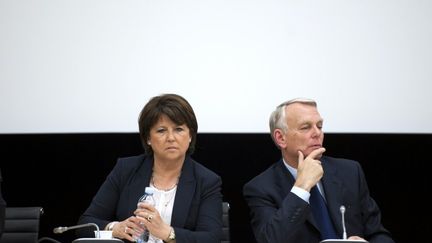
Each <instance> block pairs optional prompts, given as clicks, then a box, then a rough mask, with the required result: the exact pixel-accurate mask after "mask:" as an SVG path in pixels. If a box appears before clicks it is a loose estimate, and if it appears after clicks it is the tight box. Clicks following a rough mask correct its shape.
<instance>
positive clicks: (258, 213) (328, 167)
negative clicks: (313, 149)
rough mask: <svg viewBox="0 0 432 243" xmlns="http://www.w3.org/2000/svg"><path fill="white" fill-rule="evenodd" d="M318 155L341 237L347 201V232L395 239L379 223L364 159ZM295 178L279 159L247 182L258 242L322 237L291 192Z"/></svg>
mask: <svg viewBox="0 0 432 243" xmlns="http://www.w3.org/2000/svg"><path fill="white" fill-rule="evenodd" d="M320 161H321V163H322V166H323V169H324V176H323V178H322V179H321V183H322V185H323V188H324V192H325V195H326V200H327V204H328V208H329V213H330V216H331V219H332V221H333V224H334V225H335V228H336V232H337V233H338V235H340V238H342V232H343V230H342V220H341V213H340V211H339V208H340V206H341V205H344V206H345V207H346V211H345V224H346V230H347V235H348V237H349V236H351V235H358V236H361V237H363V238H365V239H366V240H368V241H369V242H370V243H378V242H379V243H393V242H394V241H393V240H392V239H391V237H390V234H389V232H388V231H387V230H386V229H385V228H384V227H383V226H382V225H381V213H380V210H379V208H378V206H377V204H376V203H375V201H374V200H373V199H372V198H371V197H370V195H369V189H368V186H367V183H366V179H365V176H364V174H363V170H362V168H361V166H360V164H359V163H358V162H356V161H352V160H346V159H337V158H331V157H327V156H323V157H322V158H321V160H320ZM294 182H295V180H294V177H293V176H292V175H291V173H290V172H289V171H288V169H287V168H286V166H285V165H284V162H283V161H282V160H280V161H279V162H277V163H275V164H273V165H272V166H270V167H269V168H268V169H267V170H265V171H264V172H263V173H261V174H260V175H258V176H256V177H255V178H253V179H252V180H251V181H249V182H248V183H247V184H246V185H245V186H244V188H243V194H244V197H245V200H246V201H247V204H248V205H249V208H250V213H251V225H252V228H253V231H254V234H255V238H256V239H257V241H258V242H260V243H264V242H271V243H279V242H280V243H282V242H284V243H287V242H290V243H291V242H292V243H317V242H319V241H320V233H319V231H318V229H317V227H316V224H315V221H314V219H313V217H312V213H311V210H310V208H309V204H308V203H307V202H305V201H304V200H303V199H301V198H300V197H298V196H297V195H295V194H294V193H292V192H291V188H292V187H293V185H294Z"/></svg>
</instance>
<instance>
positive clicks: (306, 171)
mask: <svg viewBox="0 0 432 243" xmlns="http://www.w3.org/2000/svg"><path fill="white" fill-rule="evenodd" d="M324 152H325V148H319V149H316V150H314V151H312V153H310V154H309V155H308V156H307V157H306V158H304V155H303V153H302V152H301V151H298V166H297V180H296V182H295V184H294V186H297V187H300V188H303V189H305V190H306V191H310V190H311V188H312V187H313V186H315V185H316V184H317V183H318V181H319V180H320V179H321V177H322V176H323V174H324V170H323V168H322V166H321V161H319V160H318V159H317V158H321V156H322V154H323V153H324Z"/></svg>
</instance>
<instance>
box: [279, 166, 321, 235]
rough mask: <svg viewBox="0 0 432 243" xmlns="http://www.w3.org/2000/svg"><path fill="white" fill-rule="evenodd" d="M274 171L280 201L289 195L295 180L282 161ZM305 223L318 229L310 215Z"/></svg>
mask: <svg viewBox="0 0 432 243" xmlns="http://www.w3.org/2000/svg"><path fill="white" fill-rule="evenodd" d="M275 171H276V173H275V174H276V177H277V179H276V183H279V184H278V187H279V190H280V191H281V195H283V197H282V200H284V199H285V197H286V196H287V195H288V193H290V191H291V189H292V187H293V186H294V183H295V179H294V176H293V175H292V174H291V173H290V172H289V171H288V169H287V168H286V165H285V163H284V162H283V160H280V161H279V162H278V164H277V165H276V168H275ZM281 203H282V202H281ZM307 221H309V222H310V223H311V224H312V225H313V226H314V227H315V228H316V229H318V227H317V225H316V223H315V220H314V218H313V216H312V213H310V214H309V215H308V216H307Z"/></svg>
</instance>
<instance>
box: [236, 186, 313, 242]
mask: <svg viewBox="0 0 432 243" xmlns="http://www.w3.org/2000/svg"><path fill="white" fill-rule="evenodd" d="M268 188H270V187H267V186H265V184H263V183H257V182H256V181H255V182H250V183H248V184H246V185H245V187H244V189H243V194H244V197H245V199H246V201H247V204H248V206H249V208H250V213H251V225H252V229H253V232H254V234H255V238H256V240H257V242H259V243H278V242H281V243H282V242H290V240H294V239H296V237H297V236H295V235H294V234H296V232H299V231H301V228H302V227H303V225H304V224H305V221H306V218H307V215H308V214H309V212H310V209H309V204H308V203H307V202H305V201H304V200H303V199H301V198H300V197H298V196H297V195H295V194H294V193H292V192H289V193H288V195H287V196H286V197H285V198H283V200H282V205H281V206H280V207H279V206H278V205H276V201H277V200H275V197H277V196H276V195H275V194H272V193H271V192H270V190H269V189H268Z"/></svg>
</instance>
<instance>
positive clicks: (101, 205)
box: [77, 155, 222, 243]
mask: <svg viewBox="0 0 432 243" xmlns="http://www.w3.org/2000/svg"><path fill="white" fill-rule="evenodd" d="M152 168H153V157H152V156H145V155H140V156H135V157H128V158H121V159H119V160H118V162H117V164H116V166H115V167H114V169H113V170H112V171H111V173H110V174H109V175H108V177H107V179H106V180H105V182H104V183H103V184H102V186H101V188H100V189H99V191H98V192H97V194H96V195H95V197H94V198H93V200H92V202H91V204H90V206H89V208H88V209H87V210H86V211H85V212H84V214H83V215H82V216H81V217H80V219H79V221H78V223H79V224H83V223H96V224H97V225H98V226H99V227H100V228H101V229H103V228H104V227H105V226H106V225H107V224H108V223H109V222H111V221H122V220H124V219H126V218H128V217H130V216H132V215H133V212H134V211H135V209H136V208H137V202H138V199H139V198H140V197H141V196H142V194H144V190H145V187H147V186H149V184H150V179H151V174H152ZM221 185H222V180H221V178H220V177H219V176H218V175H216V174H215V173H214V172H212V171H210V170H209V169H207V168H205V167H204V166H202V165H201V164H199V163H197V162H195V161H194V160H193V159H192V158H190V157H186V159H185V162H184V164H183V168H182V172H181V175H180V179H179V182H178V186H177V192H176V196H175V201H174V207H173V212H172V219H171V226H173V227H174V229H175V233H176V240H177V243H182V242H188V243H191V242H200V243H202V242H206V243H211V242H214V243H220V238H221V232H222V194H221ZM92 230H94V229H91V230H87V232H86V233H85V232H84V231H83V230H81V231H77V233H78V237H92V236H94V233H92Z"/></svg>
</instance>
